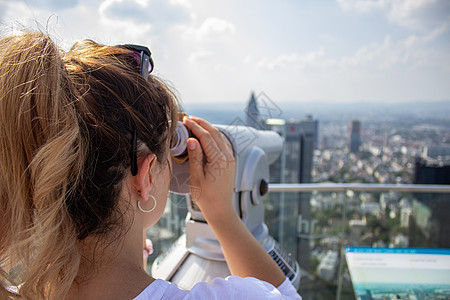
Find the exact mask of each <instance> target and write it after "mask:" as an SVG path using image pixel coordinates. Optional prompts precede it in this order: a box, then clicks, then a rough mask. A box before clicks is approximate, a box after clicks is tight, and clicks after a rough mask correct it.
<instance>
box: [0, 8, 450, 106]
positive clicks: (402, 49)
mask: <svg viewBox="0 0 450 300" xmlns="http://www.w3.org/2000/svg"><path fill="white" fill-rule="evenodd" d="M0 21H1V23H2V24H1V25H2V29H3V30H2V31H4V32H7V33H8V32H11V28H18V26H17V24H22V25H25V26H26V27H31V28H36V27H37V25H36V21H37V22H38V23H39V24H40V25H39V26H40V27H41V28H44V30H47V31H48V32H49V33H50V34H51V35H52V36H53V37H54V38H55V39H56V40H57V42H58V43H59V44H60V45H61V46H62V47H63V48H64V49H68V47H69V45H71V44H72V43H74V42H75V41H77V40H80V39H83V38H92V39H94V40H96V41H98V42H101V43H106V44H119V43H137V44H143V45H148V46H149V48H150V49H151V51H152V53H153V59H154V61H155V65H156V69H155V73H156V74H158V75H160V76H162V77H163V78H164V79H166V80H169V81H170V82H171V83H172V85H173V86H174V87H175V88H176V89H177V90H178V94H179V95H180V98H181V99H182V101H183V102H185V103H218V102H221V103H224V102H236V103H237V102H240V103H242V102H244V101H247V100H248V98H249V95H250V92H251V91H252V90H255V91H256V92H257V93H259V92H261V91H264V92H265V93H266V94H267V95H269V96H270V97H271V98H272V99H273V100H274V101H277V102H289V101H291V102H346V103H348V102H376V101H379V102H405V101H417V100H419V101H434V100H448V101H450V1H449V0H278V1H274V0H272V1H269V0H241V1H237V0H228V1H217V0H165V1H164V0H66V1H64V0H36V1H33V0H28V1H19V0H0ZM13 24H14V25H13Z"/></svg>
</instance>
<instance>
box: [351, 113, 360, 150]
mask: <svg viewBox="0 0 450 300" xmlns="http://www.w3.org/2000/svg"><path fill="white" fill-rule="evenodd" d="M360 146H361V122H360V121H358V120H353V121H352V122H351V123H350V143H349V151H350V152H358V151H359V147H360Z"/></svg>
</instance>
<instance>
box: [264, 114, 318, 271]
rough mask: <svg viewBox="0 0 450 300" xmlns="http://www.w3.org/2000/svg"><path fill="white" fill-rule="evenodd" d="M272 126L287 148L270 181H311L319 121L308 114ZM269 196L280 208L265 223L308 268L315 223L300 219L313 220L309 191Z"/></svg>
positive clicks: (268, 213)
mask: <svg viewBox="0 0 450 300" xmlns="http://www.w3.org/2000/svg"><path fill="white" fill-rule="evenodd" d="M271 129H272V130H275V131H277V132H279V133H280V135H282V136H284V137H285V145H284V146H285V148H284V151H283V152H284V155H283V154H282V155H281V156H280V158H279V159H278V160H277V161H275V162H274V163H273V164H272V165H271V166H270V181H271V182H272V183H276V182H281V183H311V182H312V176H311V172H312V167H313V152H314V149H315V148H316V147H317V141H318V121H317V120H313V118H312V116H307V118H306V119H304V120H297V121H285V123H284V124H283V125H272V126H271ZM270 197H271V198H270V199H271V203H275V204H276V205H274V207H278V208H279V209H278V210H276V209H274V210H273V211H268V212H267V217H266V223H267V224H268V225H269V227H270V228H274V230H273V235H274V236H275V238H277V239H278V240H279V241H280V242H281V243H282V245H283V246H284V247H285V248H286V249H287V250H288V251H289V252H290V253H296V254H297V257H296V258H297V261H299V262H300V265H301V266H302V268H305V269H307V268H308V265H309V258H310V252H311V249H310V245H309V239H308V237H309V235H310V234H312V233H313V232H311V229H312V228H313V227H314V226H298V225H299V224H298V221H299V220H302V221H301V222H302V224H303V223H308V225H309V224H310V223H311V222H312V220H311V204H310V198H311V195H310V193H293V192H292V193H281V194H275V193H273V194H271V195H270ZM282 205H283V207H281V206H282ZM280 218H281V219H280ZM303 225H305V224H303ZM306 231H307V232H306Z"/></svg>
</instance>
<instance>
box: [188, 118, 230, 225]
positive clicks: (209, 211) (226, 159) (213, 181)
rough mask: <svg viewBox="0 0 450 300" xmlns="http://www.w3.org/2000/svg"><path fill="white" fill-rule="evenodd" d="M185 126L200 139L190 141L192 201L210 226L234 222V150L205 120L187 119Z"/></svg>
mask: <svg viewBox="0 0 450 300" xmlns="http://www.w3.org/2000/svg"><path fill="white" fill-rule="evenodd" d="M183 123H184V125H186V127H187V128H189V130H191V132H192V133H193V134H194V135H195V137H196V138H189V139H188V141H187V143H188V153H189V163H190V165H189V167H190V177H189V184H190V188H191V197H192V199H193V201H194V202H195V203H196V204H197V205H198V207H199V208H200V210H201V211H202V213H203V215H204V216H205V219H206V220H207V221H208V223H211V222H221V221H227V220H230V219H231V218H232V217H234V216H235V215H237V214H236V211H235V209H234V207H233V204H232V197H233V186H234V173H235V160H234V157H233V152H232V149H231V146H230V144H229V142H228V141H227V139H226V138H225V136H223V134H222V133H221V132H220V131H219V130H218V129H217V128H215V127H214V126H212V125H211V124H210V123H209V122H207V121H205V120H203V119H200V118H196V117H190V118H188V117H185V118H184V119H183Z"/></svg>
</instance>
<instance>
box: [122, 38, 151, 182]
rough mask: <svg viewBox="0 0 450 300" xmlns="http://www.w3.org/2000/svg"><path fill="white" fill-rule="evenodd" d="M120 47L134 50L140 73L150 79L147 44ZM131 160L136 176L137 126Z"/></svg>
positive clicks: (132, 173) (132, 169)
mask: <svg viewBox="0 0 450 300" xmlns="http://www.w3.org/2000/svg"><path fill="white" fill-rule="evenodd" d="M118 47H123V48H126V49H129V50H132V51H133V54H132V56H133V58H134V59H135V60H136V62H137V63H138V64H139V65H140V68H139V73H140V74H141V76H142V77H144V78H145V79H148V76H149V74H150V73H151V72H152V71H153V68H154V64H153V59H152V53H151V52H150V50H149V49H148V48H147V47H145V46H140V45H133V44H125V45H118ZM130 160H131V175H133V176H136V175H137V173H138V168H137V133H136V128H134V130H133V136H132V138H131V150H130Z"/></svg>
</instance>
